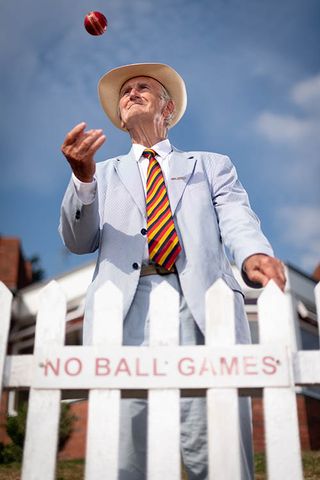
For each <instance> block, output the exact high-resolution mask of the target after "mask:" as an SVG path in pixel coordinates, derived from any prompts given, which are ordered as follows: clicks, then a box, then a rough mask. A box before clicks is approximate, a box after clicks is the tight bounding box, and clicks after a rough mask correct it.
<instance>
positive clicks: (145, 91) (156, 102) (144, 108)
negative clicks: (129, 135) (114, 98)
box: [119, 77, 170, 129]
mask: <svg viewBox="0 0 320 480" xmlns="http://www.w3.org/2000/svg"><path fill="white" fill-rule="evenodd" d="M169 102H170V101H169ZM167 104H168V101H167V100H165V99H164V98H163V87H162V85H161V84H160V83H159V82H158V81H157V80H155V79H153V78H151V77H134V78H131V79H130V80H127V81H126V82H125V83H124V84H123V85H122V87H121V90H120V96H119V112H120V117H121V120H122V124H123V127H125V128H127V129H130V127H131V125H133V122H134V123H135V124H137V122H140V121H141V122H144V123H145V122H146V121H147V122H148V121H150V123H153V124H154V122H157V123H158V122H159V121H160V122H164V120H165V117H166V116H167V115H168V113H170V112H167Z"/></svg>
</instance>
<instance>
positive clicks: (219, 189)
mask: <svg viewBox="0 0 320 480" xmlns="http://www.w3.org/2000/svg"><path fill="white" fill-rule="evenodd" d="M99 95H100V101H101V104H102V106H103V108H104V110H105V112H106V114H107V115H108V117H109V118H110V120H111V121H112V122H113V124H114V125H115V126H116V127H118V128H120V129H122V130H124V131H125V132H128V133H129V135H130V137H131V141H132V148H131V150H130V152H129V154H127V155H122V156H119V157H115V158H111V159H109V160H107V161H105V162H100V163H98V164H97V165H96V164H95V161H94V155H95V153H96V151H97V150H98V149H99V147H101V145H102V144H103V143H104V141H105V139H106V137H105V135H104V134H103V132H102V130H86V124H85V123H81V124H79V125H77V126H76V127H75V128H74V129H73V130H71V132H70V133H69V134H68V135H67V136H66V139H65V141H64V143H63V145H62V152H63V154H64V155H65V157H66V158H67V160H68V162H69V164H70V166H71V169H72V172H73V173H72V179H71V181H70V184H69V186H68V189H67V192H66V194H65V197H64V200H63V204H62V209H61V222H60V231H61V235H62V238H63V240H64V242H65V244H66V246H67V247H68V248H69V249H70V250H71V251H72V252H75V253H79V254H81V253H89V252H93V251H95V250H97V249H98V260H97V265H96V269H95V273H94V279H93V282H92V284H91V286H90V287H89V290H88V294H87V300H86V311H85V323H84V342H85V343H90V341H91V328H92V309H91V305H92V295H93V293H94V291H95V290H96V289H97V288H98V287H99V286H100V285H101V284H102V283H104V282H105V281H107V280H111V281H112V282H114V283H115V285H117V286H118V287H119V288H120V289H121V291H122V292H123V293H124V311H123V318H124V333H123V343H124V344H125V345H146V344H147V343H148V326H149V295H150V292H151V291H152V290H153V289H154V288H156V286H157V285H158V284H159V283H161V282H162V281H166V282H168V283H169V284H170V285H171V286H172V287H173V288H175V289H176V290H177V291H178V292H179V295H180V343H181V344H203V343H204V337H205V331H204V322H205V314H204V312H205V310H204V298H205V292H206V290H207V289H208V288H209V287H210V286H211V285H212V283H213V282H214V281H215V280H217V279H218V278H223V279H224V280H225V282H226V283H227V284H228V285H229V287H230V288H231V289H232V290H233V291H234V292H235V307H236V338H237V341H238V342H239V343H247V342H250V334H249V328H248V322H247V319H246V315H245V312H244V302H243V294H242V292H241V288H240V286H239V285H238V283H237V282H236V280H235V278H234V277H233V274H232V269H231V266H230V263H229V261H228V259H227V256H226V254H225V249H224V247H225V246H226V247H227V248H228V249H229V251H230V252H231V253H232V255H233V257H234V260H235V262H236V264H237V266H238V268H239V269H240V271H241V272H242V276H243V278H244V280H245V281H246V283H247V284H249V285H250V286H255V287H261V286H264V285H266V284H267V282H268V281H269V280H270V279H273V280H274V281H275V282H276V283H277V284H278V285H279V287H280V288H282V289H283V288H284V285H285V277H284V271H283V266H282V263H281V262H280V261H279V260H278V259H276V258H274V256H273V252H272V249H271V247H270V244H269V243H268V241H267V239H266V238H265V237H264V235H263V234H262V232H261V230H260V226H259V221H258V219H257V217H256V216H255V214H254V213H253V211H252V210H251V208H250V205H249V201H248V197H247V194H246V192H245V190H244V189H243V187H242V185H241V183H240V182H239V180H238V178H237V174H236V170H235V168H234V166H233V164H232V163H231V161H230V159H229V158H228V157H226V156H224V155H220V154H216V153H209V152H201V151H200V152H198V151H194V152H183V151H180V150H177V149H176V148H174V147H173V146H172V145H171V143H170V141H169V139H168V138H167V134H168V130H169V129H170V128H171V127H173V126H174V125H175V124H176V123H177V122H178V121H179V120H180V119H181V117H182V115H183V114H184V111H185V108H186V100H187V95H186V89H185V84H184V81H183V80H182V78H181V77H180V75H178V73H177V72H176V71H175V70H173V69H172V68H171V67H169V66H167V65H163V64H156V63H154V64H148V63H146V64H133V65H126V66H122V67H119V68H116V69H114V70H111V71H109V72H108V73H106V74H105V75H104V76H103V77H102V79H101V80H100V83H99ZM106 321H107V319H106ZM111 328H112V324H110V329H111ZM240 403H241V404H240V411H241V429H240V430H241V438H240V441H241V453H242V478H243V479H250V478H252V475H253V474H252V449H251V425H250V421H251V420H250V408H249V402H248V400H247V399H241V400H240ZM146 409H147V405H146V402H145V401H143V400H124V401H123V405H122V411H121V442H122V445H121V454H120V459H119V460H120V467H119V479H120V480H142V479H144V478H145V475H146V474H145V463H146ZM216 441H219V439H217V440H216ZM181 454H182V459H183V462H184V465H185V468H186V470H187V472H188V476H189V479H190V480H194V479H197V480H202V479H206V478H207V475H208V472H207V439H206V413H205V400H204V399H201V398H200V399H199V398H198V399H183V400H182V401H181Z"/></svg>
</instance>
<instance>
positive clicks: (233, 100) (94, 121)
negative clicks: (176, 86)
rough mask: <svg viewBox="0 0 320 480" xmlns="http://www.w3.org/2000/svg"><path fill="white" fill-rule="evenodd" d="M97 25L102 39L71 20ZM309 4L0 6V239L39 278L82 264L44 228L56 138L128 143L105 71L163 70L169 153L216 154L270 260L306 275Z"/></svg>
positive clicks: (312, 69) (312, 67) (316, 118)
mask: <svg viewBox="0 0 320 480" xmlns="http://www.w3.org/2000/svg"><path fill="white" fill-rule="evenodd" d="M91 10H97V11H101V12H103V13H104V14H105V15H106V17H107V18H108V22H109V27H108V30H107V32H106V33H105V34H104V35H102V36H101V37H93V36H90V35H89V34H88V33H87V32H86V31H85V29H84V28H83V18H84V15H85V14H86V13H87V12H89V11H91ZM319 25H320V2H319V0H268V1H262V0H197V1H196V0H152V1H151V0H113V1H109V2H106V1H102V0H96V1H94V2H88V1H84V0H55V1H50V2H49V1H47V0H41V1H40V0H29V1H27V2H18V1H17V0H10V1H8V2H1V5H0V58H1V65H2V69H1V70H2V72H1V78H0V94H1V99H0V100H1V129H0V132H1V133H0V136H1V138H0V140H1V141H0V154H1V157H0V158H1V172H2V174H1V191H0V233H1V235H6V236H18V237H20V238H21V240H22V244H23V250H24V253H25V255H26V256H31V255H33V254H38V255H39V256H40V257H41V264H42V267H43V268H44V270H45V272H46V276H47V277H52V276H54V275H57V274H60V273H63V272H65V271H67V270H69V269H71V268H73V267H74V266H77V265H81V264H82V263H85V262H88V261H89V260H92V259H93V258H94V257H93V256H81V257H78V256H76V255H71V254H70V255H68V254H67V253H66V252H65V249H64V248H63V245H62V243H61V241H60V238H59V235H58V232H57V225H58V220H59V209H60V203H61V199H62V196H63V192H64V190H65V188H66V185H67V183H68V180H69V176H70V171H69V167H68V165H67V163H66V161H65V160H64V158H63V156H62V154H61V153H60V145H61V143H62V141H63V139H64V137H65V134H66V133H67V132H68V131H69V130H70V129H71V128H72V127H73V126H74V125H75V124H76V123H79V122H81V121H86V123H87V124H88V126H89V127H90V128H103V129H104V131H105V133H106V135H107V142H106V143H105V144H104V145H103V147H102V148H101V149H100V151H99V152H98V153H97V156H96V160H97V161H101V160H104V159H105V158H108V157H111V156H113V155H118V154H120V153H126V152H127V151H128V150H129V148H130V142H129V138H128V137H127V135H126V134H125V133H123V132H121V131H118V130H117V129H116V128H115V127H113V125H112V124H111V123H110V121H109V120H108V119H107V118H106V117H105V115H104V113H103V111H102V109H101V107H100V105H99V101H98V97H97V83H98V80H99V78H100V77H101V76H102V75H103V73H105V72H106V71H107V70H109V69H111V68H114V67H117V66H118V65H122V64H127V63H136V62H148V61H155V62H163V63H168V64H170V65H171V66H173V67H174V68H175V69H176V70H177V71H178V72H179V73H180V74H181V75H182V76H183V78H184V79H185V82H186V85H187V90H188V109H187V112H186V114H185V116H184V117H183V119H182V120H181V121H180V123H179V124H178V125H177V126H176V127H175V128H174V129H173V130H172V131H171V132H170V139H171V141H172V143H173V144H174V145H175V146H176V147H178V148H180V149H182V150H209V151H215V152H219V153H224V154H227V155H229V156H230V157H231V159H232V160H233V162H234V164H235V165H236V167H237V170H238V173H239V176H240V179H241V181H242V183H243V184H244V186H245V187H246V189H247V190H248V193H249V196H250V200H251V204H252V207H253V209H254V210H255V211H256V213H257V214H258V215H259V217H260V219H261V222H262V227H263V231H264V232H265V234H266V235H267V237H268V238H269V240H270V241H271V243H272V245H273V247H274V250H275V253H276V255H277V256H279V257H280V258H282V259H283V260H284V261H287V262H290V263H292V264H294V265H295V266H297V267H298V268H300V269H301V270H303V271H305V272H307V273H310V272H312V271H313V269H314V267H315V266H316V264H317V263H318V262H319V261H320V254H319V252H320V221H319V210H320V209H319V206H320V188H319V183H320V161H319V156H320V154H319V152H320V50H319V45H320V29H319Z"/></svg>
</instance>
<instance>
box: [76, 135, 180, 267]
mask: <svg viewBox="0 0 320 480" xmlns="http://www.w3.org/2000/svg"><path fill="white" fill-rule="evenodd" d="M145 148H150V147H145V146H143V145H139V144H137V143H134V144H132V147H131V151H130V153H131V154H133V155H134V158H135V159H136V161H137V163H138V167H139V171H140V175H141V179H142V184H143V186H144V192H145V195H146V192H147V170H148V164H149V160H148V158H146V157H143V156H142V153H143V151H144V150H145ZM151 148H152V150H155V151H156V152H157V156H156V158H157V161H158V162H159V165H160V167H161V170H162V173H163V176H164V181H165V183H167V178H168V175H169V165H170V159H171V153H172V146H171V143H170V141H169V140H168V139H165V140H162V141H161V142H159V143H156V144H155V145H153V146H152V147H151ZM72 179H73V183H74V186H75V189H76V192H77V195H78V198H79V200H80V201H81V202H82V203H83V204H84V205H90V203H92V202H93V201H94V199H95V195H96V191H97V181H96V179H95V178H94V180H93V181H92V182H81V181H80V180H79V179H78V178H77V177H76V176H75V175H74V174H72ZM148 260H149V251H148V242H146V247H145V252H144V258H143V262H144V263H145V262H148Z"/></svg>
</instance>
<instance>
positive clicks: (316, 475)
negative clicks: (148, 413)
mask: <svg viewBox="0 0 320 480" xmlns="http://www.w3.org/2000/svg"><path fill="white" fill-rule="evenodd" d="M302 460H303V470H304V479H305V480H319V479H320V451H316V452H303V454H302ZM20 470H21V465H20V464H19V463H11V464H9V465H0V480H20ZM265 471H266V465H265V456H264V455H263V454H260V453H258V454H256V455H255V480H266V479H267V476H266V473H265ZM83 475H84V462H83V460H69V461H66V460H64V461H61V462H58V468H57V475H56V480H81V479H83ZM183 480H187V477H186V476H185V475H184V476H183Z"/></svg>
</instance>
